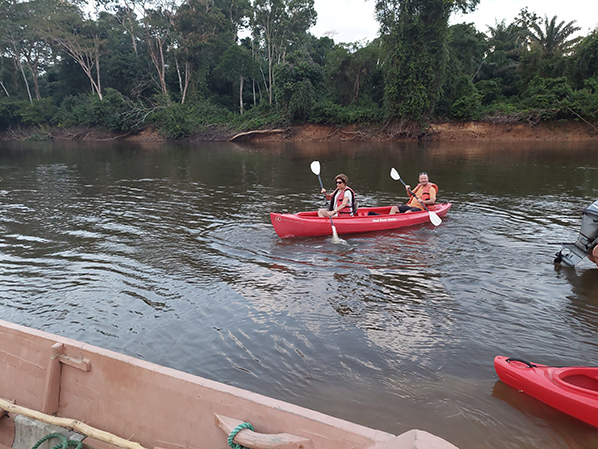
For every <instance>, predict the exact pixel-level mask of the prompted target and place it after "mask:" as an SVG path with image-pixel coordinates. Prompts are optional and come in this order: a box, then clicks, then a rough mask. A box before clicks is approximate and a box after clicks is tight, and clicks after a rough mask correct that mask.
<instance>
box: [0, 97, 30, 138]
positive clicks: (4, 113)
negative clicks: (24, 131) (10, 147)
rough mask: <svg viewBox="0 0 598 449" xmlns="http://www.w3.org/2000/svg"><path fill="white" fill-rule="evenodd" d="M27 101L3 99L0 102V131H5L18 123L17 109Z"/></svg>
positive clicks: (19, 117)
mask: <svg viewBox="0 0 598 449" xmlns="http://www.w3.org/2000/svg"><path fill="white" fill-rule="evenodd" d="M28 103H29V102H26V101H20V100H16V101H15V100H4V101H1V102H0V131H5V130H7V129H10V128H11V127H13V126H16V125H18V124H19V123H20V119H21V116H20V115H19V113H18V111H19V110H20V109H21V108H22V107H24V106H26V105H27V104H28Z"/></svg>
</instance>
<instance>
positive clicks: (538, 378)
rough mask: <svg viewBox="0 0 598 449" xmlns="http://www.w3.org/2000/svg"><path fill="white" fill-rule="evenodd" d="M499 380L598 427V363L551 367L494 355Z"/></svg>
mask: <svg viewBox="0 0 598 449" xmlns="http://www.w3.org/2000/svg"><path fill="white" fill-rule="evenodd" d="M494 369H495V370H496V373H497V374H498V377H499V378H500V380H501V381H503V382H504V383H506V384H507V385H509V386H511V387H513V388H516V389H517V390H520V391H522V392H524V393H526V394H528V395H530V396H532V397H534V398H536V399H538V400H539V401H542V402H544V403H545V404H547V405H550V406H551V407H554V408H556V409H558V410H560V411H562V412H564V413H567V414H568V415H571V416H574V417H575V418H577V419H581V420H582V421H585V422H586V423H588V424H591V425H592V426H595V427H598V367H589V366H570V367H558V368H557V367H551V366H546V365H539V364H536V363H529V362H524V361H519V360H517V359H510V358H508V357H503V356H497V357H495V358H494Z"/></svg>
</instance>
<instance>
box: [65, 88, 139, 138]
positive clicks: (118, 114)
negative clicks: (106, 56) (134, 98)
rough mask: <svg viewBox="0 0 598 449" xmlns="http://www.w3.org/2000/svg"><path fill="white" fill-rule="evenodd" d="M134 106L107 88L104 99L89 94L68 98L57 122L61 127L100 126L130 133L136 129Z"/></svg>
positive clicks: (118, 93)
mask: <svg viewBox="0 0 598 449" xmlns="http://www.w3.org/2000/svg"><path fill="white" fill-rule="evenodd" d="M135 107H137V106H135V105H133V103H131V102H130V101H129V100H128V99H127V98H125V97H124V96H123V95H122V94H121V93H120V92H118V91H117V90H114V89H111V88H107V89H106V92H105V94H104V99H103V100H100V99H99V97H98V96H97V95H92V94H87V95H78V96H72V97H67V98H65V100H64V101H63V102H62V104H61V105H60V109H59V112H58V114H57V115H56V118H55V121H56V123H57V124H58V125H59V126H61V127H69V126H99V127H103V128H106V129H109V130H110V131H114V132H118V131H128V130H131V129H133V128H134V127H135V124H136V123H135V121H134V117H135V115H134V114H133V113H132V109H133V108H135Z"/></svg>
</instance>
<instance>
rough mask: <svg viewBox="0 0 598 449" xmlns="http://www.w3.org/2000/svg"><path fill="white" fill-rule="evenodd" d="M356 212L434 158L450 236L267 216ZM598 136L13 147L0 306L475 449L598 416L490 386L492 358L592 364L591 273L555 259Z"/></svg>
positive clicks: (530, 438) (190, 368)
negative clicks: (334, 191)
mask: <svg viewBox="0 0 598 449" xmlns="http://www.w3.org/2000/svg"><path fill="white" fill-rule="evenodd" d="M316 159H317V160H319V161H320V162H321V164H322V179H323V181H324V185H325V186H326V187H327V188H329V189H330V188H332V187H333V186H332V183H333V179H334V176H335V175H336V174H338V173H340V172H344V173H346V174H347V175H348V176H349V179H350V182H349V185H350V186H351V187H353V188H354V189H355V191H356V192H357V195H358V200H359V202H360V204H361V205H364V206H365V205H371V206H376V205H388V204H391V203H396V202H397V199H398V198H400V199H401V200H403V198H402V197H403V195H404V188H403V186H402V185H401V184H400V183H399V182H397V181H393V180H392V179H391V178H390V175H389V172H390V168H391V167H393V166H394V167H396V168H397V169H398V170H399V172H400V174H401V176H402V177H403V178H404V179H405V180H406V181H407V182H408V183H411V184H412V185H414V184H415V183H416V174H417V173H418V172H419V171H421V170H427V171H428V172H429V173H430V177H431V180H432V181H434V182H435V183H437V184H438V185H439V186H440V198H441V199H442V200H447V201H451V202H452V203H453V208H452V209H451V211H450V212H449V215H448V216H447V217H446V218H444V219H443V223H442V225H441V226H440V227H438V228H434V227H433V226H432V225H431V224H427V225H422V226H416V227H413V228H407V229H404V230H398V231H392V232H381V233H375V234H366V235H360V236H344V235H341V236H340V237H342V238H343V240H345V242H346V244H335V243H333V242H332V240H331V238H330V237H322V238H309V239H285V240H283V239H280V238H279V237H278V236H277V235H276V234H275V233H274V231H273V229H272V226H271V225H270V222H269V215H268V213H269V212H270V211H277V212H281V211H282V212H297V211H301V210H312V209H316V208H319V207H322V206H323V200H322V196H321V194H320V193H319V190H320V187H319V183H318V180H317V177H316V176H314V175H313V173H311V171H310V169H309V164H310V162H311V161H313V160H316ZM597 162H598V147H597V145H596V144H579V145H573V144H562V143H559V144H550V143H542V144H535V145H532V144H529V143H524V144H511V143H509V144H488V143H461V144H447V143H442V144H441V143H435V144H432V143H430V144H421V145H417V144H402V143H393V144H390V143H384V144H381V143H364V144H356V143H354V144H352V143H335V144H295V145H294V144H271V145H268V146H266V145H259V146H258V145H254V146H239V145H231V144H204V143H202V144H195V145H170V144H151V145H150V144H145V145H135V144H115V143H110V144H108V143H105V144H100V143H98V144H89V143H86V144H76V143H59V142H57V143H39V144H34V143H30V144H7V143H1V144H0V318H1V319H4V320H8V321H12V322H14V323H18V324H23V325H27V326H31V327H34V328H37V329H41V330H45V331H49V332H52V333H55V334H60V335H64V336H67V337H70V338H75V339H78V340H81V341H85V342H89V343H92V344H95V345H97V346H101V347H103V348H107V349H112V350H115V351H119V352H122V353H125V354H129V355H133V356H135V357H139V358H142V359H146V360H149V361H152V362H155V363H159V364H162V365H165V366H169V367H173V368H177V369H180V370H183V371H187V372H190V373H193V374H197V375H200V376H204V377H207V378H210V379H214V380H217V381H220V382H224V383H227V384H231V385H235V386H238V387H242V388H245V389H249V390H252V391H255V392H259V393H262V394H265V395H268V396H271V397H275V398H279V399H283V400H286V401H289V402H292V403H295V404H299V405H303V406H307V407H310V408H313V409H315V410H319V411H322V412H324V413H329V414H332V415H335V416H338V417H341V418H345V419H349V420H352V421H355V422H359V423H361V424H364V425H367V426H371V427H375V428H379V429H382V430H386V431H389V432H392V433H397V434H398V433H402V432H404V431H406V430H409V429H411V428H419V429H424V430H428V431H430V432H432V433H435V434H437V435H440V436H442V437H443V438H445V439H447V440H449V441H451V442H452V443H453V444H455V445H457V446H459V447H460V448H461V449H474V448H489V449H498V448H501V449H504V448H512V449H523V448H529V447H542V448H555V449H556V448H575V449H577V448H587V447H594V446H598V429H594V428H592V427H590V426H587V425H585V424H583V423H581V422H578V421H576V420H575V419H573V418H569V417H568V416H566V415H563V414H561V413H559V412H557V411H555V410H553V409H551V408H549V407H547V406H544V405H543V404H541V403H539V402H537V401H535V400H533V399H531V398H529V397H527V396H525V395H522V394H520V393H518V392H516V391H514V390H512V389H510V388H509V387H507V386H506V385H504V384H502V383H501V382H499V381H498V378H497V376H496V373H495V372H494V368H493V365H492V361H493V358H494V356H495V355H499V354H500V355H508V356H513V357H519V358H524V359H528V360H531V361H534V362H537V363H543V364H554V365H573V364H585V365H598V344H597V340H596V331H597V327H598V267H596V266H595V265H593V264H591V263H590V262H589V261H588V260H584V261H582V262H580V264H579V265H578V266H577V267H576V268H575V269H565V268H561V267H558V266H555V265H554V264H553V258H554V254H555V252H556V251H557V250H558V245H552V244H551V243H556V242H562V241H574V240H575V238H576V235H577V232H578V230H579V224H580V222H581V211H582V210H583V209H584V208H585V207H587V206H588V205H589V204H590V203H592V202H593V201H594V200H596V199H597V198H598V169H597V167H598V165H597Z"/></svg>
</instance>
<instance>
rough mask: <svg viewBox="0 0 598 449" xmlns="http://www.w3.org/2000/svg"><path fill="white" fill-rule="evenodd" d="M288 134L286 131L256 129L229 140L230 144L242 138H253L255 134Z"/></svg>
mask: <svg viewBox="0 0 598 449" xmlns="http://www.w3.org/2000/svg"><path fill="white" fill-rule="evenodd" d="M284 132H286V129H256V130H255V131H246V132H243V133H239V134H236V135H234V136H233V137H231V138H230V139H228V141H229V142H234V141H235V140H238V139H240V138H242V137H247V136H252V135H255V134H280V133H284Z"/></svg>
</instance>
